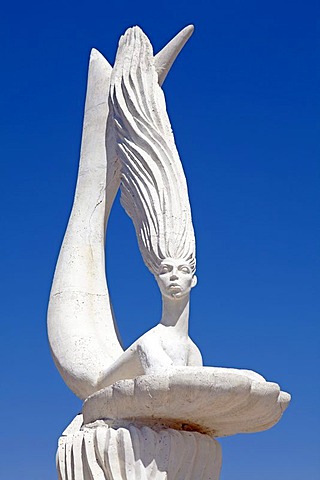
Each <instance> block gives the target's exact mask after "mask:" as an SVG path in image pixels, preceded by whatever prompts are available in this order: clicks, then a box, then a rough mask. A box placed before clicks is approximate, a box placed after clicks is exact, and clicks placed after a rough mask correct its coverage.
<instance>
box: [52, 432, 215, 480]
mask: <svg viewBox="0 0 320 480" xmlns="http://www.w3.org/2000/svg"><path fill="white" fill-rule="evenodd" d="M57 467H58V477H59V480H92V479H94V480H147V479H148V480H149V479H152V480H178V479H179V480H185V479H190V480H218V479H219V474H220V469H221V447H220V445H219V443H218V442H217V441H216V440H214V439H213V438H211V437H210V436H209V435H204V434H201V433H198V432H185V431H178V430H174V429H171V428H167V429H162V430H156V429H154V428H150V427H137V426H134V425H133V424H131V425H128V426H126V427H119V428H112V427H109V426H108V425H107V424H106V423H103V422H101V423H97V424H96V425H95V426H92V427H89V428H88V427H84V428H83V430H81V431H79V432H76V433H74V434H69V435H66V436H62V437H61V438H60V441H59V447H58V455H57Z"/></svg>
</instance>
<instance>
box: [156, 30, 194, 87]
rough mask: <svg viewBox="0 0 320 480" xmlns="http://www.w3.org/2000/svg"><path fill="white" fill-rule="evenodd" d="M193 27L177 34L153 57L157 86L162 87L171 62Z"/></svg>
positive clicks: (189, 35) (187, 38)
mask: <svg viewBox="0 0 320 480" xmlns="http://www.w3.org/2000/svg"><path fill="white" fill-rule="evenodd" d="M193 31H194V26H193V25H188V26H187V27H185V28H184V29H183V30H181V32H179V33H178V34H177V35H176V36H175V37H174V38H173V39H172V40H171V41H170V42H169V43H167V45H166V46H165V47H164V48H163V49H162V50H161V51H160V52H159V53H157V55H156V56H155V57H154V59H155V67H156V71H157V73H158V81H159V85H162V84H163V82H164V80H165V78H166V76H167V75H168V73H169V70H170V68H171V67H172V64H173V62H174V61H175V59H176V58H177V56H178V55H179V53H180V52H181V50H182V48H183V47H184V46H185V44H186V42H187V41H188V40H189V38H190V37H191V35H192V34H193Z"/></svg>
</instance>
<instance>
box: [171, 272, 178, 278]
mask: <svg viewBox="0 0 320 480" xmlns="http://www.w3.org/2000/svg"><path fill="white" fill-rule="evenodd" d="M170 280H178V276H177V275H176V274H175V273H173V274H172V275H171V277H170Z"/></svg>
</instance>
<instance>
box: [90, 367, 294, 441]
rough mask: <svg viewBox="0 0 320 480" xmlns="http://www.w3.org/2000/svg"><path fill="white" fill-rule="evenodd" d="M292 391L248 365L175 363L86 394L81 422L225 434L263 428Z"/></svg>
mask: <svg viewBox="0 0 320 480" xmlns="http://www.w3.org/2000/svg"><path fill="white" fill-rule="evenodd" d="M289 401H290V395H289V394H288V393H286V392H281V390H280V387H279V385H277V384H276V383H272V382H267V381H266V380H265V379H264V378H263V377H262V376H261V375H258V374H257V373H255V372H251V371H248V370H237V369H232V368H230V369H229V368H217V367H176V368H174V369H170V370H169V371H168V372H166V373H164V374H162V375H161V374H159V375H143V376H141V377H138V378H135V379H134V380H122V381H119V382H117V383H115V384H113V385H112V386H110V387H108V388H105V389H103V390H100V391H99V392H97V393H95V394H93V395H92V396H90V397H89V398H88V399H87V400H86V401H85V402H84V405H83V421H84V424H92V423H94V422H95V421H96V420H102V419H105V420H106V422H107V423H108V424H109V425H113V426H119V425H124V424H125V423H124V422H128V423H130V422H134V423H135V424H136V425H148V426H157V427H159V426H160V427H165V426H166V427H168V428H175V429H177V430H192V431H198V432H201V433H206V434H210V435H212V436H214V437H225V436H229V435H235V434H237V433H253V432H260V431H262V430H267V429H269V428H271V427H272V426H273V425H275V424H276V423H277V422H278V421H279V420H280V418H281V416H282V414H283V412H284V410H285V409H286V408H287V406H288V404H289Z"/></svg>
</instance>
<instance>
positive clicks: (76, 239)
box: [48, 26, 290, 480]
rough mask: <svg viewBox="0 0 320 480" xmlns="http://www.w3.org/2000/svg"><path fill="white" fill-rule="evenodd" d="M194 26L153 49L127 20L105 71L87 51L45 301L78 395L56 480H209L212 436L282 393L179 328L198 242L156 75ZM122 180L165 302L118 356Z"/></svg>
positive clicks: (263, 409) (232, 429)
mask: <svg viewBox="0 0 320 480" xmlns="http://www.w3.org/2000/svg"><path fill="white" fill-rule="evenodd" d="M192 32H193V27H192V26H189V27H186V28H185V29H184V30H182V31H181V32H180V33H179V34H178V35H177V36H176V37H175V38H174V39H173V40H172V41H171V42H170V43H169V44H168V45H167V46H166V47H165V48H164V49H163V50H162V51H161V52H160V53H159V54H158V55H156V56H155V57H154V56H153V52H152V47H151V44H150V42H149V40H148V38H147V37H146V36H145V34H144V33H143V32H142V31H141V29H140V28H138V27H134V28H131V29H129V30H127V32H126V33H125V35H124V36H123V37H121V39H120V42H119V47H118V51H117V56H116V60H115V65H114V67H113V68H112V67H111V66H110V65H109V64H108V62H107V61H106V60H105V59H104V57H103V56H102V55H101V54H100V53H99V52H98V51H96V50H93V51H92V53H91V57H90V66H89V74H88V87H87V97H86V105H85V114H84V125H83V136H82V146H81V158H80V166H79V173H78V182H77V188H76V193H75V199H74V205H73V209H72V212H71V215H70V220H69V223H68V227H67V231H66V234H65V238H64V240H63V244H62V247H61V251H60V255H59V259H58V263H57V267H56V272H55V276H54V280H53V285H52V291H51V296H50V303H49V309H48V333H49V342H50V346H51V351H52V355H53V358H54V361H55V364H56V366H57V368H58V370H59V372H60V374H61V375H62V377H63V379H64V380H65V382H66V383H67V385H68V386H69V387H70V389H71V390H72V391H73V392H74V393H75V394H76V395H78V396H79V397H80V398H81V399H82V400H84V405H83V410H82V414H81V415H78V416H76V417H75V419H74V421H73V422H72V423H71V424H70V425H69V427H68V428H67V429H66V431H65V432H64V433H63V435H62V436H61V438H60V440H59V447H58V452H57V468H58V475H59V479H61V480H80V479H81V480H89V479H90V480H91V479H99V480H100V479H106V480H122V479H123V480H124V479H128V480H129V479H130V480H133V479H137V480H138V479H157V480H158V479H159V480H160V479H167V480H175V479H186V478H189V479H190V480H209V479H212V480H218V478H219V472H220V468H221V449H220V446H219V443H218V442H217V441H216V440H215V439H214V438H213V437H219V436H225V435H232V434H235V433H239V432H257V431H260V430H265V429H267V428H270V427H271V426H273V425H274V424H275V423H276V422H277V421H278V420H279V419H280V417H281V415H282V413H283V411H284V409H285V408H286V407H287V405H288V403H289V401H290V395H289V394H287V393H285V392H281V391H280V388H279V386H278V385H277V384H274V383H270V382H266V380H265V379H264V378H263V377H261V376H260V375H258V374H257V373H255V372H251V371H247V370H237V369H226V368H216V367H203V366H202V359H201V354H200V351H199V349H198V347H197V346H196V345H195V344H194V343H193V342H192V341H191V339H190V338H189V336H188V320H189V297H190V291H191V289H192V287H194V286H195V285H196V281H197V280H196V276H195V269H196V257H195V237H194V231H193V226H192V219H191V210H190V205H189V199H188V190H187V184H186V179H185V176H184V172H183V168H182V164H181V161H180V158H179V155H178V152H177V149H176V146H175V142H174V137H173V133H172V130H171V126H170V122H169V119H168V116H167V113H166V105H165V99H164V95H163V91H162V89H161V84H162V82H163V81H164V79H165V77H166V75H167V73H168V71H169V69H170V67H171V65H172V63H173V62H174V59H175V58H176V56H177V55H178V53H179V51H180V50H181V48H182V47H183V46H184V44H185V42H186V41H187V40H188V38H189V37H190V36H191V34H192ZM119 188H120V189H121V203H122V205H123V207H124V209H125V211H126V212H127V214H128V215H129V216H130V217H131V219H132V221H133V224H134V227H135V230H136V234H137V239H138V243H139V248H140V251H141V254H142V257H143V260H144V262H145V264H146V266H147V267H148V268H149V270H150V271H151V272H152V273H153V275H154V276H155V278H156V281H157V283H158V286H159V289H160V291H161V294H162V304H163V311H162V318H161V321H160V323H159V325H157V326H156V327H154V328H153V329H152V330H150V331H148V332H147V333H145V334H144V335H143V336H142V337H141V338H139V339H138V340H137V341H136V342H135V343H134V344H133V345H131V346H130V347H129V348H128V349H126V350H125V351H124V350H123V348H122V346H121V344H120V341H119V339H118V335H117V327H116V323H115V320H114V315H113V310H112V306H111V302H110V298H109V294H108V287H107V283H106V277H105V257H104V251H105V234H106V226H107V223H108V217H109V213H110V210H111V207H112V204H113V201H114V198H115V195H116V193H117V191H118V189H119Z"/></svg>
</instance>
